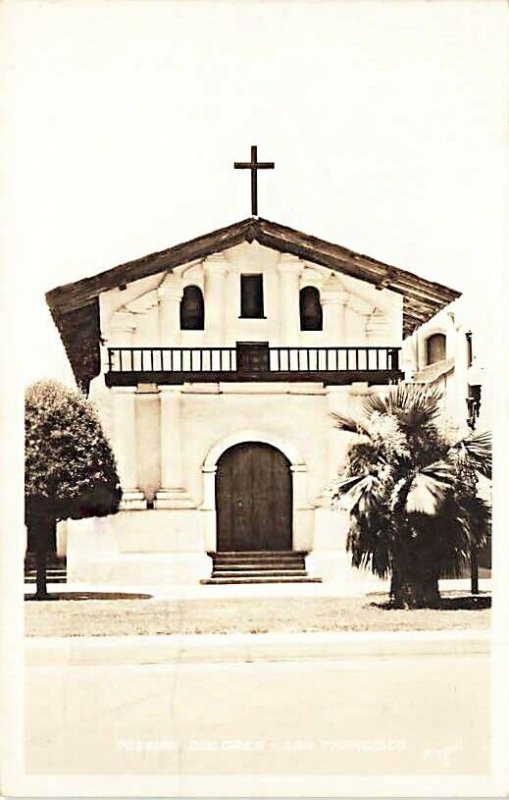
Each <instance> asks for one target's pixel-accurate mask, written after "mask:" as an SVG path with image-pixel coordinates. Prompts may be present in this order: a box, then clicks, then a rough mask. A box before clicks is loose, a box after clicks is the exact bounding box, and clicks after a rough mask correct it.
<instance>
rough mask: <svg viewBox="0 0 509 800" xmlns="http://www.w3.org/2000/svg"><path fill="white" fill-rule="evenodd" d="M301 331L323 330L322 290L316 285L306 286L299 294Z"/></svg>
mask: <svg viewBox="0 0 509 800" xmlns="http://www.w3.org/2000/svg"><path fill="white" fill-rule="evenodd" d="M299 306H300V329H301V331H321V330H323V319H322V305H321V303H320V292H319V291H318V289H317V288H316V287H315V286H305V287H304V288H303V289H301V290H300V294H299Z"/></svg>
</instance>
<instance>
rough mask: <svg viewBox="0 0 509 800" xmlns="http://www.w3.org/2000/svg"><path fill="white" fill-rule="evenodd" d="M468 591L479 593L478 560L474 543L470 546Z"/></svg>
mask: <svg viewBox="0 0 509 800" xmlns="http://www.w3.org/2000/svg"><path fill="white" fill-rule="evenodd" d="M470 592H471V594H479V560H478V557H477V547H476V545H475V544H472V545H471V546H470Z"/></svg>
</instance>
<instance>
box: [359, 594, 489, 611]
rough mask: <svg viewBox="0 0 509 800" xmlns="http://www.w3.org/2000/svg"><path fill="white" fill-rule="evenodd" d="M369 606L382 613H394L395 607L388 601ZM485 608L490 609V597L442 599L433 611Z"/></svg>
mask: <svg viewBox="0 0 509 800" xmlns="http://www.w3.org/2000/svg"><path fill="white" fill-rule="evenodd" d="M369 605H371V606H374V607H375V608H380V609H382V610H383V611H396V610H397V608H396V606H394V605H393V603H392V602H391V601H390V600H385V602H378V603H376V602H372V603H370V604H369ZM485 608H491V596H490V595H482V594H481V595H471V596H467V597H465V596H464V595H463V596H461V597H442V599H441V600H440V603H439V605H438V606H437V607H436V608H435V609H434V610H435V611H476V610H478V611H481V610H483V609H485Z"/></svg>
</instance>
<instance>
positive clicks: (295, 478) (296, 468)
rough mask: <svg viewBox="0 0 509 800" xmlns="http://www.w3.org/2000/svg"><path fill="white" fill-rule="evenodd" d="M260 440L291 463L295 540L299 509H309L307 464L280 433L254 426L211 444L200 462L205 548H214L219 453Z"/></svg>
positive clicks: (215, 546) (215, 547)
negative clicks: (269, 431) (278, 451)
mask: <svg viewBox="0 0 509 800" xmlns="http://www.w3.org/2000/svg"><path fill="white" fill-rule="evenodd" d="M247 442H259V443H260V444H268V445H271V446H272V447H274V448H276V450H280V452H281V453H283V455H284V456H286V458H287V459H288V461H289V462H290V473H291V476H292V539H293V541H295V539H296V524H297V520H298V514H297V513H296V512H298V511H301V510H304V509H305V510H309V509H310V508H312V506H311V504H310V503H309V501H308V497H307V466H306V463H305V462H304V460H303V458H302V457H301V455H300V453H299V451H298V449H297V448H296V447H295V446H294V445H293V444H291V443H290V442H288V441H286V439H284V438H282V437H280V436H274V435H273V434H271V433H267V432H265V431H260V430H255V429H245V430H242V431H238V432H237V433H232V434H229V435H228V436H225V437H224V438H222V439H220V440H219V441H218V442H216V444H214V445H213V446H212V447H211V448H210V450H209V452H208V454H207V456H206V458H205V460H204V462H203V465H202V474H203V503H202V505H201V507H200V510H201V511H202V512H204V513H205V530H204V533H205V545H206V549H207V550H208V551H216V549H217V515H216V472H217V462H218V461H219V459H220V457H221V456H222V454H223V453H224V452H225V451H226V450H229V449H230V448H231V447H233V446H234V445H236V444H243V443H247Z"/></svg>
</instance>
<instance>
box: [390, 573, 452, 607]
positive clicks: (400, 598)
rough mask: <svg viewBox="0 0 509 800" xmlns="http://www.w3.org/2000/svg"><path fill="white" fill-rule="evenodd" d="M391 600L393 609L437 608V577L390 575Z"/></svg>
mask: <svg viewBox="0 0 509 800" xmlns="http://www.w3.org/2000/svg"><path fill="white" fill-rule="evenodd" d="M391 599H392V603H393V605H394V607H395V608H437V607H438V606H439V605H440V592H439V589H438V575H428V576H425V577H424V576H417V575H398V574H396V575H394V574H393V575H392V580H391Z"/></svg>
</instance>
